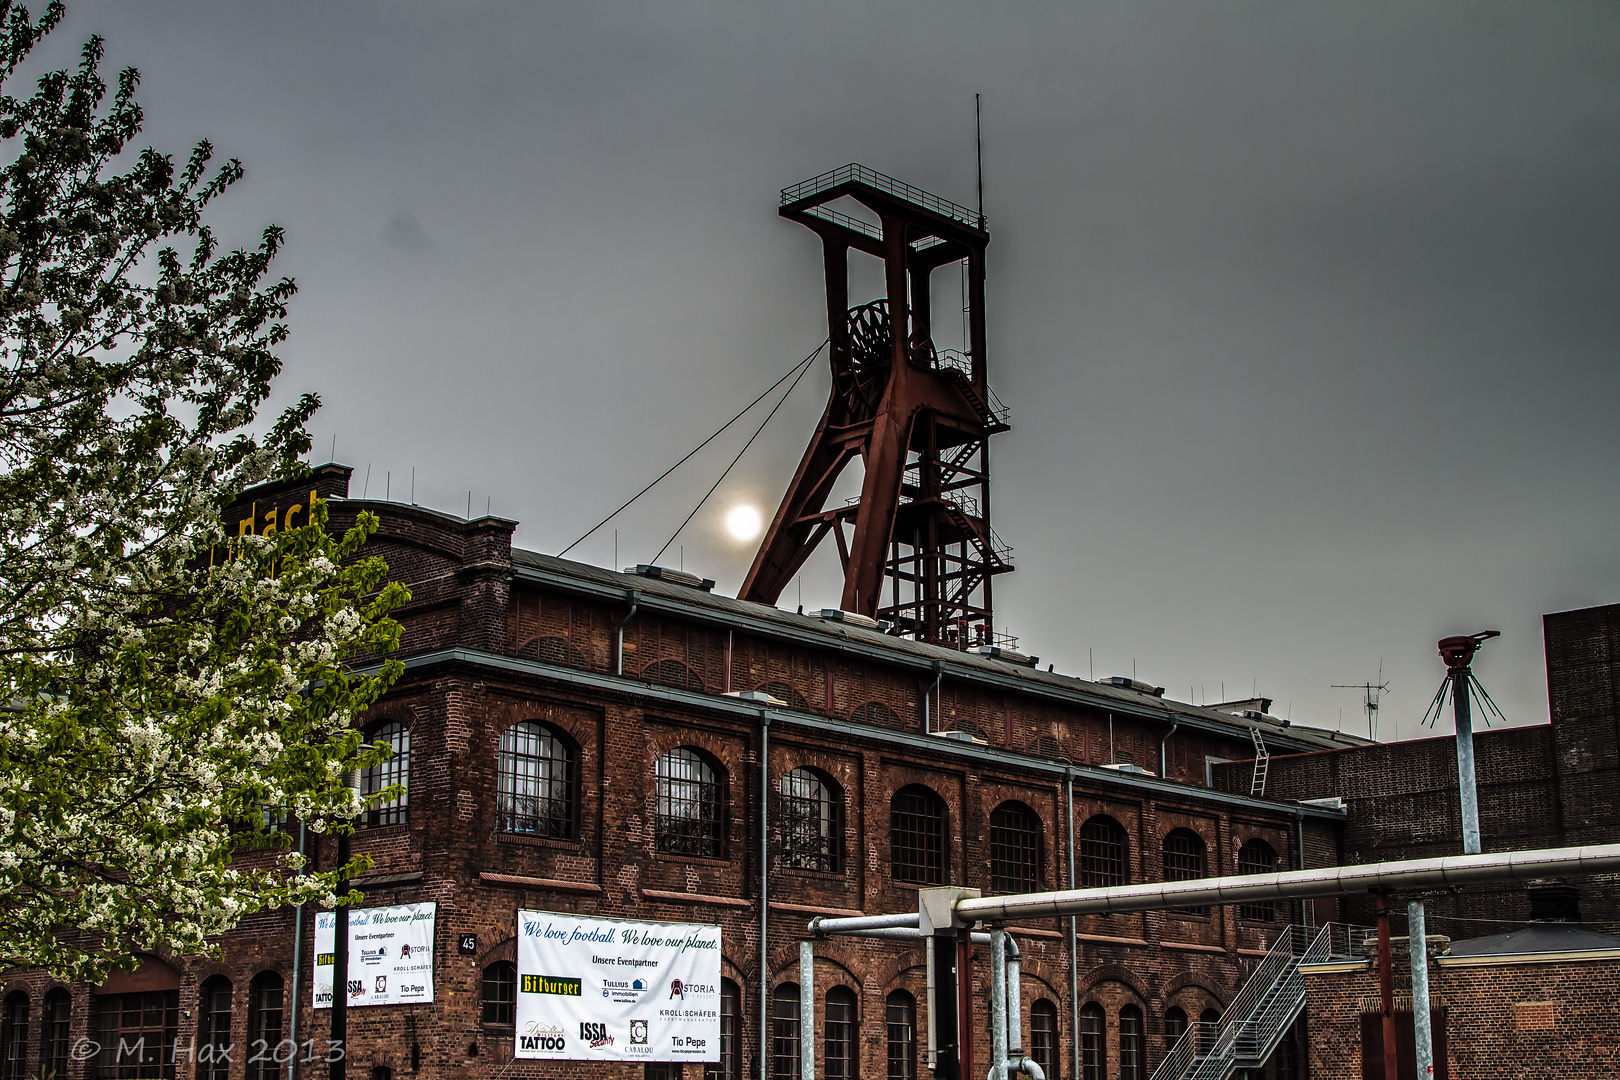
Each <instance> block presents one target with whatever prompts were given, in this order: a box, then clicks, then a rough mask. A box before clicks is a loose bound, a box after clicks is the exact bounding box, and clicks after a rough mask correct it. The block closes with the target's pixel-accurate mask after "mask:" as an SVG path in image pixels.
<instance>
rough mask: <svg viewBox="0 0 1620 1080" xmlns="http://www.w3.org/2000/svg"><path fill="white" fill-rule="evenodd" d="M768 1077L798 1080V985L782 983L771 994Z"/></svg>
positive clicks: (778, 1079) (780, 1079) (777, 1079)
mask: <svg viewBox="0 0 1620 1080" xmlns="http://www.w3.org/2000/svg"><path fill="white" fill-rule="evenodd" d="M771 1076H772V1077H773V1080H799V984H798V983H783V984H782V985H781V986H778V987H777V988H776V990H775V991H774V992H773V993H772V994H771Z"/></svg>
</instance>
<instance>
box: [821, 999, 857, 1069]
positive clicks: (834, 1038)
mask: <svg viewBox="0 0 1620 1080" xmlns="http://www.w3.org/2000/svg"><path fill="white" fill-rule="evenodd" d="M855 1009H856V1002H855V991H853V990H851V989H850V988H849V987H847V986H835V987H833V988H832V989H831V990H828V991H827V1005H826V1010H825V1012H824V1013H823V1014H822V1017H823V1019H822V1024H823V1029H824V1030H823V1034H822V1039H821V1044H822V1047H823V1048H824V1051H825V1053H826V1057H827V1066H826V1069H825V1070H824V1071H823V1075H824V1076H826V1078H827V1080H856V1077H858V1076H859V1075H860V1071H861V1069H860V1062H861V1058H860V1052H859V1051H858V1050H857V1049H856V1047H857V1043H856V1041H855V1033H856V1032H857V1031H858V1030H859V1029H860V1025H859V1023H858V1022H857V1018H856V1013H855Z"/></svg>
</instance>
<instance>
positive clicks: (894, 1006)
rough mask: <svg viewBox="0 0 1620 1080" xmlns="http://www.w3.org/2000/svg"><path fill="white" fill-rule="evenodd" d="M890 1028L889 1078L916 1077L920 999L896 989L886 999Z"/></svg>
mask: <svg viewBox="0 0 1620 1080" xmlns="http://www.w3.org/2000/svg"><path fill="white" fill-rule="evenodd" d="M883 1013H884V1020H885V1021H886V1022H887V1026H888V1031H889V1080H917V999H916V998H914V997H912V996H911V995H910V994H908V993H906V992H905V991H904V990H896V991H894V992H893V993H891V994H890V995H889V996H888V997H887V998H885V999H884V1001H883Z"/></svg>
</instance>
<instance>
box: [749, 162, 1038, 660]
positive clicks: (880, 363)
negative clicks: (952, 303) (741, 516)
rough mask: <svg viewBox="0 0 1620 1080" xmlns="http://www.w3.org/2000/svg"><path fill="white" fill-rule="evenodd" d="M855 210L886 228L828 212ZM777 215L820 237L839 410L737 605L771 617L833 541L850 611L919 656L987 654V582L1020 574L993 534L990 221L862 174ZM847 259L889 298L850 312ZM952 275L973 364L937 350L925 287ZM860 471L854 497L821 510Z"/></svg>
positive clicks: (811, 188) (787, 201)
mask: <svg viewBox="0 0 1620 1080" xmlns="http://www.w3.org/2000/svg"><path fill="white" fill-rule="evenodd" d="M846 197H847V198H849V199H853V200H854V201H855V202H857V203H859V204H860V205H861V206H863V207H865V208H867V209H868V210H870V211H871V212H872V213H873V214H874V215H876V217H877V218H878V221H879V224H878V225H875V226H874V225H872V224H870V223H869V222H866V221H862V220H859V219H857V218H854V217H851V216H849V215H847V214H843V213H839V212H838V211H837V210H835V209H833V208H831V207H830V206H829V205H828V204H830V203H833V202H835V201H836V200H839V199H842V198H846ZM778 212H779V213H780V214H781V215H782V216H783V217H785V218H788V219H789V220H792V221H797V222H800V223H801V224H803V225H806V226H808V227H809V228H810V229H812V230H814V231H815V233H816V234H817V235H818V236H820V237H821V242H822V251H823V257H824V260H825V263H826V273H827V330H828V337H829V340H830V343H831V350H830V357H831V363H832V376H833V381H832V397H831V399H830V400H829V401H828V402H827V410H826V412H825V413H823V414H822V417H821V422H820V424H819V425H817V427H816V432H815V435H814V436H812V437H811V439H810V446H809V448H808V449H807V450H805V453H804V459H803V460H802V461H801V462H800V463H799V469H798V472H797V473H795V474H794V477H793V482H792V483H791V484H790V485H789V486H788V490H787V494H786V495H784V496H783V498H782V504H781V506H779V507H778V508H777V511H776V517H775V519H774V520H773V521H772V522H771V528H770V531H769V532H767V533H766V534H765V540H764V542H763V543H762V544H761V545H760V549H759V554H758V555H757V556H755V558H754V565H753V568H752V569H751V570H750V571H749V572H748V578H747V580H746V581H744V582H743V587H742V592H741V593H740V596H741V598H742V599H745V600H756V601H759V602H761V603H767V604H774V603H775V602H776V600H777V598H778V597H780V596H781V594H782V591H783V590H784V589H785V588H786V587H787V585H788V583H789V582H790V581H792V579H793V576H794V575H795V574H796V573H798V571H799V568H800V567H802V566H803V565H804V562H805V560H806V559H808V558H809V557H810V553H811V552H812V551H814V550H815V548H816V545H817V544H819V543H820V542H821V541H822V540H823V539H824V538H825V537H826V536H827V534H828V533H829V532H830V533H832V534H833V536H834V538H835V539H836V541H837V543H838V555H839V558H840V560H841V561H842V563H843V567H844V593H843V599H842V602H841V604H840V607H842V608H843V609H844V610H845V611H852V612H856V613H858V614H861V615H865V616H868V617H870V618H874V619H879V620H884V621H887V622H889V623H891V624H892V625H893V627H894V630H895V632H896V633H902V634H910V635H912V636H914V637H915V638H916V639H917V640H920V641H929V642H934V643H936V644H941V645H948V646H953V647H955V648H960V649H966V648H969V647H971V646H973V645H978V644H991V643H993V642H994V640H995V638H994V634H993V626H994V622H993V617H992V606H991V582H992V580H993V579H994V577H995V575H997V574H1001V573H1005V572H1007V571H1009V570H1011V569H1012V565H1011V562H1010V552H1009V550H1008V548H1007V547H1006V546H1005V545H1004V544H1002V543H1001V541H1000V539H999V538H998V537H997V536H996V534H995V532H994V530H992V529H991V528H990V451H989V438H990V436H991V435H994V434H996V433H997V432H1001V431H1006V430H1008V424H1007V418H1006V410H1005V409H1004V408H1002V407H1001V405H1000V403H999V402H998V401H997V400H996V398H995V395H994V394H993V393H991V391H990V386H989V383H988V381H987V380H986V377H985V330H984V249H985V245H987V244H988V243H989V242H990V234H989V233H988V232H986V231H985V228H984V217H983V215H982V214H980V213H977V212H975V211H973V210H969V209H968V208H967V207H964V206H958V205H957V204H955V203H952V202H947V201H946V200H944V199H941V198H938V197H937V196H934V195H930V194H929V193H928V192H926V191H921V190H919V189H917V188H914V187H912V186H910V185H909V184H903V183H901V182H900V181H898V180H895V179H893V178H892V177H888V176H885V175H883V174H882V173H879V172H874V171H873V170H871V169H868V168H865V167H863V166H860V165H846V166H844V167H843V168H841V169H835V170H834V171H832V172H829V173H824V174H822V175H821V176H817V177H815V178H813V179H810V180H806V181H804V182H803V183H801V184H796V185H794V186H793V187H790V188H785V189H783V191H782V205H781V209H780V210H779V211H778ZM851 249H853V250H855V251H857V252H861V253H863V254H866V255H870V256H872V257H874V258H877V259H880V260H882V262H883V271H884V283H885V287H886V291H887V295H886V296H885V297H883V298H881V299H878V300H875V301H873V302H872V303H869V304H861V305H859V306H857V307H853V308H852V307H850V306H849V253H850V251H851ZM956 262H965V263H966V273H967V289H966V293H967V295H966V298H965V302H964V304H963V308H964V315H965V316H966V321H967V333H966V344H967V346H968V351H967V353H966V355H964V354H962V353H959V352H956V351H954V350H946V351H941V350H938V349H936V348H935V347H934V342H933V335H932V330H931V327H930V325H929V316H930V311H931V307H930V295H929V279H930V276H931V275H932V274H933V272H934V271H935V270H937V269H939V268H940V267H942V266H947V265H949V264H951V263H956ZM857 456H858V457H859V458H860V459H861V461H862V464H863V465H864V467H865V470H866V475H865V478H864V480H863V482H862V485H861V494H860V497H859V498H858V499H856V500H854V501H853V502H852V503H850V504H849V505H846V506H834V507H828V506H827V499H828V496H829V495H830V493H831V491H832V488H833V485H834V483H835V482H836V481H837V479H838V477H839V475H840V474H841V473H842V472H843V470H844V467H845V466H846V465H848V464H849V463H850V462H851V461H853V460H854V459H855V458H856V457H857ZM851 526H852V527H853V532H852V535H850V536H847V537H846V535H845V529H846V527H851Z"/></svg>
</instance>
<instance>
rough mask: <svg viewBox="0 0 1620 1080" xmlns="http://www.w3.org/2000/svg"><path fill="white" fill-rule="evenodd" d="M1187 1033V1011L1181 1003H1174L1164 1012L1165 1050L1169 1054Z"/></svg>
mask: <svg viewBox="0 0 1620 1080" xmlns="http://www.w3.org/2000/svg"><path fill="white" fill-rule="evenodd" d="M1185 1034H1187V1012H1186V1010H1185V1009H1183V1008H1182V1007H1181V1006H1179V1005H1172V1006H1170V1007H1169V1008H1168V1009H1166V1010H1165V1012H1164V1052H1165V1053H1167V1054H1168V1053H1169V1052H1170V1051H1171V1049H1172V1048H1174V1047H1175V1045H1176V1043H1177V1042H1178V1041H1180V1039H1181V1037H1182V1036H1183V1035H1185Z"/></svg>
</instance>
